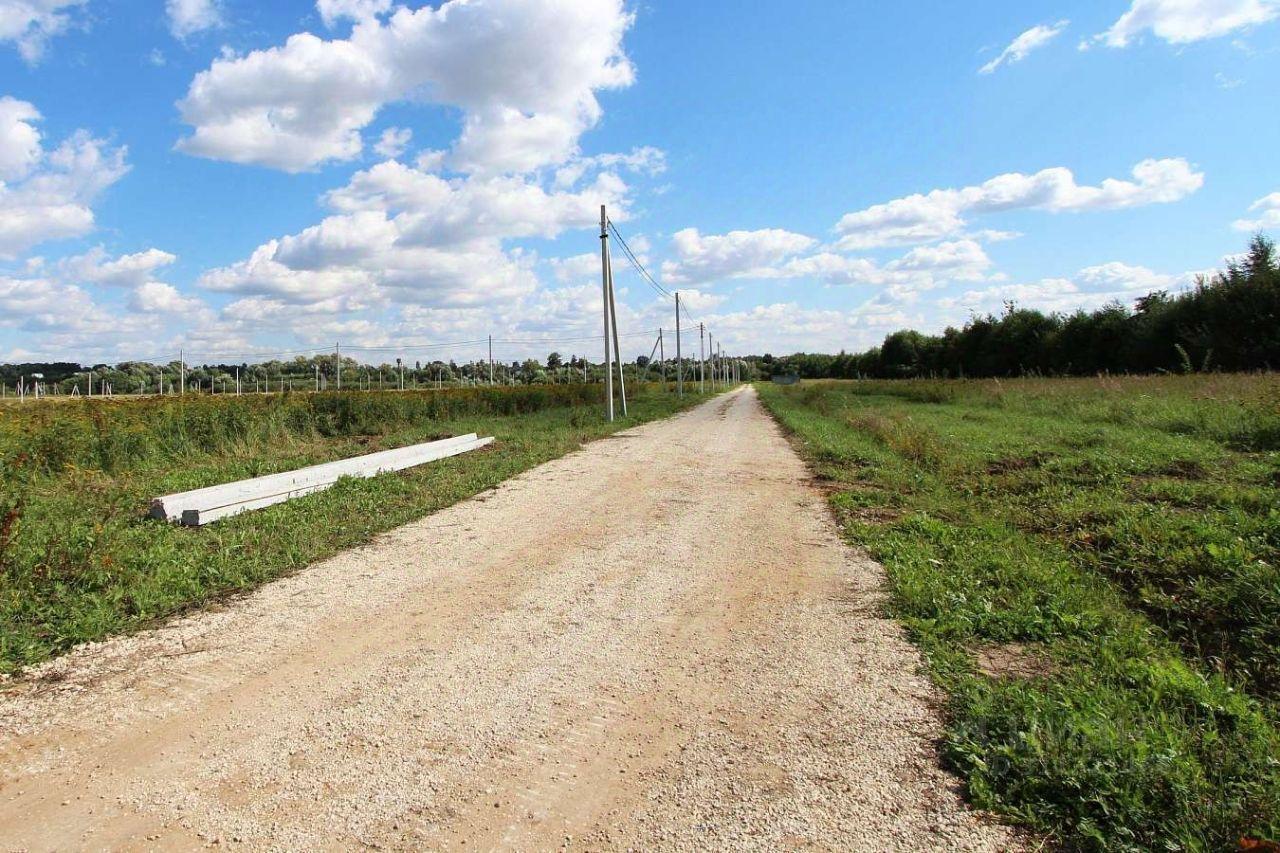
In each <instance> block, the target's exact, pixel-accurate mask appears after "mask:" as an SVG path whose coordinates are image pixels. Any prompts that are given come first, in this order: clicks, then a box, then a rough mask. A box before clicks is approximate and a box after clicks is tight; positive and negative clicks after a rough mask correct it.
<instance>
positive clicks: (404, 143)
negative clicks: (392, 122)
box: [373, 127, 413, 160]
mask: <svg viewBox="0 0 1280 853" xmlns="http://www.w3.org/2000/svg"><path fill="white" fill-rule="evenodd" d="M411 139H413V131H412V130H410V129H409V128H407V127H388V128H387V129H386V130H384V131H382V135H381V136H380V137H378V142H377V144H376V145H374V146H373V150H374V152H375V153H377V155H378V156H379V157H386V158H387V159H389V160H394V159H395V158H397V157H399V156H400V155H401V154H403V153H404V149H406V148H408V147H409V140H411Z"/></svg>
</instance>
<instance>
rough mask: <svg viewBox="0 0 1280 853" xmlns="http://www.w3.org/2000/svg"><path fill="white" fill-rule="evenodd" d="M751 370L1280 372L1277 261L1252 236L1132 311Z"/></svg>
mask: <svg viewBox="0 0 1280 853" xmlns="http://www.w3.org/2000/svg"><path fill="white" fill-rule="evenodd" d="M759 367H760V370H761V372H762V373H764V374H766V375H771V374H772V375H778V374H787V373H795V374H798V375H799V376H802V377H804V378H810V379H820V378H828V379H854V378H862V377H874V378H882V379H896V378H910V377H931V376H932V377H941V378H947V377H990V376H999V377H1004V376H1028V375H1041V376H1091V375H1095V374H1098V373H1161V372H1170V373H1192V372H1198V371H1204V370H1222V371H1250V370H1271V369H1275V368H1277V367H1280V259H1278V258H1277V255H1276V250H1275V244H1274V243H1273V242H1272V241H1270V240H1268V239H1267V238H1265V237H1262V236H1258V237H1255V238H1254V240H1253V242H1252V244H1251V245H1250V247H1249V252H1248V253H1247V254H1246V255H1245V256H1244V257H1243V258H1242V259H1241V260H1238V261H1233V262H1232V263H1230V264H1228V265H1227V268H1226V270H1225V271H1224V272H1221V273H1219V274H1218V275H1216V276H1214V277H1212V278H1206V279H1203V280H1201V281H1199V282H1198V283H1197V284H1196V286H1195V287H1193V288H1191V289H1190V290H1188V291H1186V292H1184V293H1179V294H1169V293H1167V292H1165V291H1156V292H1153V293H1150V294H1148V295H1147V296H1144V297H1142V298H1141V299H1139V300H1137V303H1136V304H1135V305H1134V307H1133V308H1129V307H1127V306H1124V305H1120V304H1118V303H1113V304H1111V305H1107V306H1105V307H1103V308H1100V309H1098V310H1096V311H1092V312H1086V311H1083V310H1081V311H1077V312H1075V313H1074V314H1070V315H1063V314H1044V313H1041V312H1040V311H1035V310H1028V309H1023V308H1018V307H1016V306H1015V305H1013V304H1012V303H1009V305H1008V306H1007V309H1006V311H1005V313H1004V314H1003V315H1001V316H999V317H997V316H994V315H987V316H985V317H976V316H975V317H973V318H972V319H971V320H969V322H968V323H966V324H965V326H964V328H962V329H956V328H948V329H947V330H946V331H944V332H943V333H942V334H941V335H925V334H921V333H920V332H915V331H900V332H894V333H893V334H891V335H889V336H888V337H887V338H885V341H884V344H883V345H882V346H880V347H877V348H875V349H872V350H868V351H867V352H864V353H856V354H848V353H841V354H839V355H819V354H807V353H799V354H796V355H793V356H787V357H785V358H774V357H772V356H768V355H766V356H765V357H764V358H763V359H762V360H761V361H760V362H759Z"/></svg>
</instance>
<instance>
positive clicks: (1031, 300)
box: [937, 262, 1197, 313]
mask: <svg viewBox="0 0 1280 853" xmlns="http://www.w3.org/2000/svg"><path fill="white" fill-rule="evenodd" d="M1196 275H1197V274H1196V273H1182V274H1181V275H1168V274H1165V273H1158V272H1154V271H1152V270H1150V269H1148V268H1147V267H1142V266H1135V265H1132V264H1125V263H1120V262H1112V263H1107V264H1099V265H1097V266H1092V267H1086V268H1085V269H1082V270H1080V272H1078V273H1076V274H1075V275H1074V276H1072V277H1071V278H1046V279H1041V280H1040V281H1038V282H1032V283H1020V284H1001V285H997V286H995V287H990V288H985V289H982V290H970V291H968V292H966V293H964V294H962V295H960V296H958V297H949V298H946V299H941V300H939V301H938V303H937V304H938V307H939V308H941V309H942V310H943V311H946V312H949V313H954V312H955V311H957V310H960V309H963V310H965V311H968V312H970V313H986V312H998V311H999V310H1000V309H1001V308H1002V307H1003V306H1004V304H1005V303H1006V302H1014V303H1016V304H1017V305H1018V307H1020V308H1037V309H1039V310H1041V311H1058V312H1062V313H1070V312H1072V311H1075V310H1076V309H1078V308H1083V309H1085V310H1092V309H1095V308H1099V307H1101V306H1103V305H1106V304H1107V303H1109V302H1121V303H1128V302H1132V301H1133V300H1135V299H1137V298H1139V297H1141V296H1146V295H1147V294H1148V293H1151V292H1152V291H1155V290H1174V289H1176V288H1179V287H1186V286H1188V285H1190V284H1192V283H1193V282H1194V280H1195V278H1196Z"/></svg>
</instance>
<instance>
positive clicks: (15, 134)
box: [0, 95, 43, 181]
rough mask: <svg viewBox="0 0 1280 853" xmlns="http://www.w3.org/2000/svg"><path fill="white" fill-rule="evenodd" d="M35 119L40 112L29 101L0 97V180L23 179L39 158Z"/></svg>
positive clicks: (38, 141)
mask: <svg viewBox="0 0 1280 853" xmlns="http://www.w3.org/2000/svg"><path fill="white" fill-rule="evenodd" d="M38 121H40V113H39V111H37V110H36V108H35V107H34V106H32V105H31V104H29V103H27V102H26V101H19V100H17V99H16V98H10V97H8V96H7V95H6V96H5V97H0V181H14V180H19V179H21V178H24V177H26V175H27V173H28V172H30V171H31V169H32V168H33V167H34V166H35V165H36V163H38V162H39V161H40V157H41V155H42V154H43V148H42V147H41V145H40V131H39V130H38V129H36V122H38Z"/></svg>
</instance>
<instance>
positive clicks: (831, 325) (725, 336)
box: [707, 299, 923, 355]
mask: <svg viewBox="0 0 1280 853" xmlns="http://www.w3.org/2000/svg"><path fill="white" fill-rule="evenodd" d="M922 322H923V318H922V317H920V316H917V315H911V314H907V313H905V312H903V311H902V310H901V308H900V307H897V306H893V305H891V304H888V303H886V302H884V301H882V300H877V299H872V300H869V301H867V302H866V303H865V304H863V305H861V306H858V307H857V308H853V309H850V310H843V311H842V310H838V309H823V308H806V307H804V306H802V305H799V304H796V303H793V302H778V303H772V304H769V305H757V306H755V307H753V308H749V309H746V310H743V311H733V312H727V313H722V314H711V315H709V316H708V317H707V325H708V328H709V329H712V330H714V332H713V333H714V335H715V338H716V341H717V342H719V343H720V344H722V345H723V346H724V350H725V352H727V353H729V354H734V355H736V354H744V353H755V354H759V353H765V352H771V353H775V354H780V353H793V352H839V351H841V350H845V351H857V350H862V349H866V348H867V347H871V346H874V345H876V344H878V343H879V342H880V341H881V340H882V339H883V338H884V336H885V335H886V334H888V333H889V332H892V331H894V330H895V329H901V328H904V327H908V326H918V325H920V324H921V323H922Z"/></svg>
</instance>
